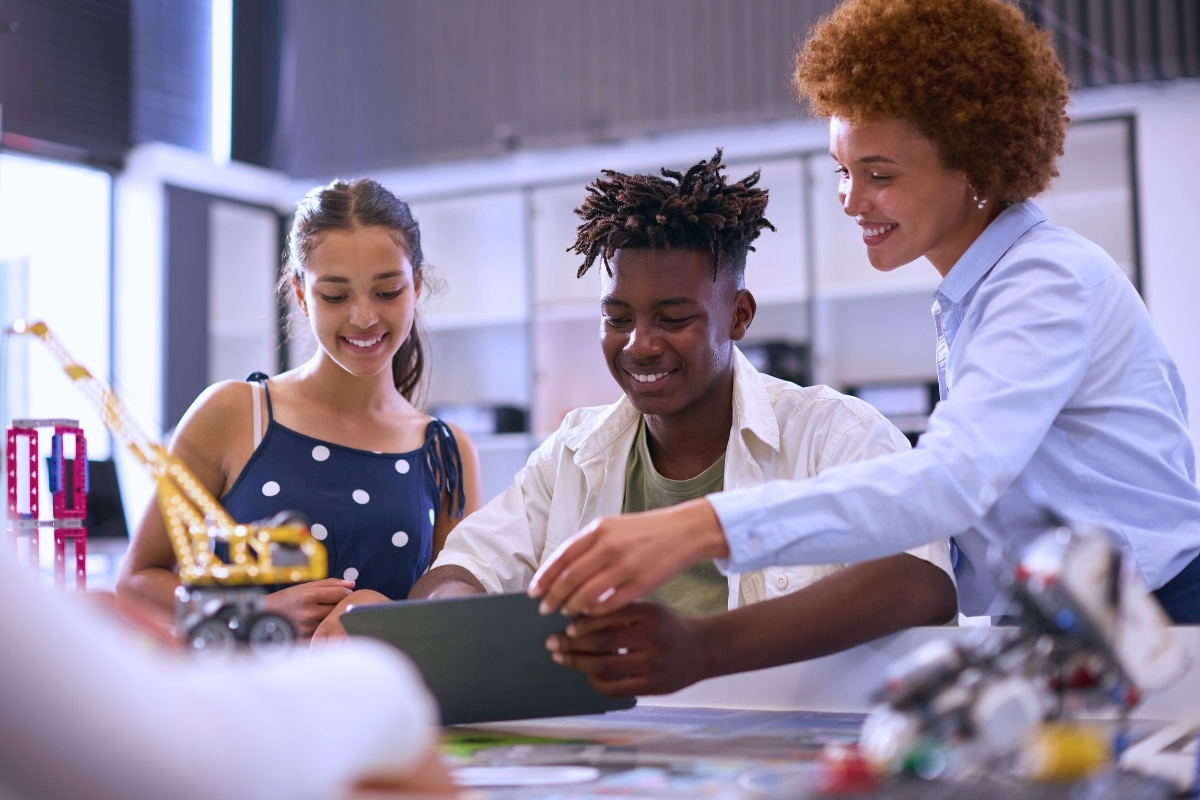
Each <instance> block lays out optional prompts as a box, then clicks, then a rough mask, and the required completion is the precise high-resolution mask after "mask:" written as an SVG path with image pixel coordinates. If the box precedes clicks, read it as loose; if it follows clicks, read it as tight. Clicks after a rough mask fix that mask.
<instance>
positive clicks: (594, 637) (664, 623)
mask: <svg viewBox="0 0 1200 800" xmlns="http://www.w3.org/2000/svg"><path fill="white" fill-rule="evenodd" d="M546 649H548V650H549V651H550V652H551V654H552V656H553V658H554V660H555V661H556V662H557V663H559V664H562V665H564V666H568V667H574V668H575V669H578V670H580V671H582V672H583V673H584V674H585V675H587V679H588V682H589V683H591V684H592V686H594V687H596V690H597V691H599V692H601V693H602V694H606V695H609V696H612V697H630V696H633V695H642V694H669V693H670V692H675V691H678V690H679V689H682V688H684V687H685V686H690V685H692V684H693V683H695V682H696V681H698V680H702V679H703V678H705V677H707V673H706V672H705V666H704V663H705V662H704V652H703V650H702V648H701V646H700V640H699V637H698V635H697V633H696V629H695V628H694V627H693V625H692V623H691V621H690V620H687V619H684V618H683V617H680V616H678V615H677V614H674V613H672V612H671V611H669V610H667V609H666V608H663V607H662V606H660V605H658V604H657V603H649V602H637V603H631V604H630V605H628V606H626V607H625V608H622V609H621V610H619V611H616V612H614V613H612V614H607V615H605V616H602V617H579V618H577V619H575V620H574V621H572V622H571V624H570V625H568V626H567V630H566V632H565V633H556V634H554V635H553V636H551V637H550V638H549V639H547V640H546Z"/></svg>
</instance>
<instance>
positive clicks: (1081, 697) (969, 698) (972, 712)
mask: <svg viewBox="0 0 1200 800" xmlns="http://www.w3.org/2000/svg"><path fill="white" fill-rule="evenodd" d="M1010 588H1011V595H1012V598H1013V603H1014V607H1015V611H1016V615H1015V620H1016V625H1015V626H1014V627H1004V628H993V629H986V628H984V629H980V630H979V631H978V632H977V633H978V636H977V637H976V638H973V639H972V638H970V637H968V639H967V640H966V641H963V640H957V641H952V640H950V639H939V640H934V641H931V642H929V643H928V644H926V645H925V646H923V647H920V648H918V649H916V650H914V651H913V652H912V653H910V654H908V655H907V656H905V657H903V658H901V659H899V660H898V661H896V662H895V663H893V664H892V665H891V667H890V668H889V670H888V672H887V675H886V684H885V686H884V687H883V688H882V690H881V691H880V692H879V693H878V696H877V699H878V700H880V701H881V705H879V706H878V707H876V708H875V709H874V710H873V711H872V712H871V713H870V714H869V715H868V716H867V719H866V720H865V722H864V724H863V729H862V734H861V736H860V740H859V750H860V752H861V754H862V756H863V757H864V758H865V759H866V761H867V762H868V763H869V764H870V765H872V766H873V767H874V768H875V770H876V771H878V772H881V773H892V774H900V773H906V774H916V775H919V776H921V777H926V778H935V777H939V778H940V777H945V778H950V779H968V780H969V779H971V778H974V777H978V776H980V775H983V774H988V773H994V772H995V771H1001V772H1007V773H1009V774H1012V775H1014V776H1018V777H1031V778H1037V777H1044V778H1077V777H1082V776H1083V775H1085V774H1087V773H1088V772H1089V771H1091V770H1092V769H1093V768H1095V767H1097V766H1099V765H1100V763H1108V762H1109V761H1111V758H1112V755H1113V753H1112V751H1111V749H1110V747H1109V745H1108V742H1107V740H1105V741H1103V742H1100V741H1099V736H1098V734H1091V733H1087V732H1086V731H1088V729H1087V728H1086V727H1083V726H1079V725H1071V724H1070V723H1069V722H1068V721H1070V720H1079V719H1083V718H1086V717H1095V716H1105V715H1106V714H1107V715H1109V716H1111V715H1112V714H1113V712H1114V711H1115V712H1116V716H1117V719H1118V725H1117V727H1118V738H1119V736H1120V733H1119V730H1120V728H1121V726H1122V720H1124V718H1125V717H1126V715H1127V714H1128V712H1129V711H1130V710H1131V709H1132V708H1133V707H1134V706H1135V705H1137V703H1138V702H1139V701H1140V700H1141V698H1142V695H1143V692H1146V691H1151V690H1156V689H1161V688H1165V687H1166V686H1168V685H1170V684H1171V683H1173V682H1174V681H1176V680H1177V679H1178V678H1179V677H1180V676H1181V675H1182V674H1183V672H1184V670H1185V669H1186V667H1187V658H1186V654H1185V652H1184V650H1183V649H1182V648H1181V647H1180V646H1179V644H1178V642H1177V641H1176V640H1175V638H1174V637H1173V635H1172V633H1171V631H1170V629H1169V627H1168V624H1169V620H1168V619H1167V617H1166V614H1165V613H1164V612H1163V610H1162V608H1161V607H1160V606H1159V605H1158V603H1157V602H1156V601H1155V600H1154V599H1153V598H1152V597H1151V596H1150V595H1149V593H1148V592H1147V590H1146V588H1145V587H1144V586H1143V585H1142V584H1141V580H1140V578H1139V577H1138V576H1137V574H1136V572H1135V570H1134V569H1133V568H1132V567H1131V566H1130V565H1129V564H1128V563H1126V562H1125V561H1124V560H1123V559H1122V556H1121V552H1120V551H1119V550H1118V549H1117V548H1116V547H1115V546H1114V545H1113V543H1112V541H1111V539H1110V538H1109V537H1108V536H1107V535H1106V534H1105V533H1103V532H1102V531H1099V530H1093V529H1083V528H1079V527H1072V526H1069V525H1065V524H1063V525H1055V526H1053V527H1052V528H1051V530H1050V531H1049V532H1048V533H1046V534H1043V535H1042V536H1041V537H1039V538H1038V539H1036V540H1034V541H1033V542H1032V543H1031V544H1030V545H1029V547H1028V548H1027V549H1026V550H1025V551H1024V553H1023V554H1022V556H1021V558H1020V559H1019V561H1018V563H1017V565H1016V567H1015V569H1014V571H1013V574H1012V582H1011V587H1010ZM1055 737H1057V738H1055ZM1064 754H1066V755H1065V756H1064Z"/></svg>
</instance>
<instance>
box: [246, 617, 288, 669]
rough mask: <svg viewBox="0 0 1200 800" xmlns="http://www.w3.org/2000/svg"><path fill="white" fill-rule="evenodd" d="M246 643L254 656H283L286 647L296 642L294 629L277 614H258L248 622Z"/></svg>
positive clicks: (285, 619)
mask: <svg viewBox="0 0 1200 800" xmlns="http://www.w3.org/2000/svg"><path fill="white" fill-rule="evenodd" d="M248 630H249V633H248V635H247V637H246V641H247V642H249V644H250V651H251V652H253V653H254V655H256V656H260V657H263V656H265V657H268V658H269V657H271V656H279V655H283V654H284V653H286V652H287V646H288V645H290V644H291V643H292V642H294V641H296V629H295V628H293V627H292V623H290V622H288V621H287V618H286V617H282V616H280V615H279V614H260V615H258V616H257V617H254V618H252V619H251V620H250V626H249V629H248Z"/></svg>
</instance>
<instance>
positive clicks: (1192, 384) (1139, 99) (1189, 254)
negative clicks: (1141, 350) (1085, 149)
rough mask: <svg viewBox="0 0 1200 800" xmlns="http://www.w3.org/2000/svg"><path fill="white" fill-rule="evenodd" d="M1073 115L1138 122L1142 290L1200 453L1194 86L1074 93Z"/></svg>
mask: <svg viewBox="0 0 1200 800" xmlns="http://www.w3.org/2000/svg"><path fill="white" fill-rule="evenodd" d="M1072 113H1073V114H1074V115H1076V116H1084V115H1087V116H1103V115H1107V114H1134V115H1136V118H1137V169H1138V203H1139V206H1140V210H1139V213H1140V217H1141V219H1140V223H1141V237H1142V239H1141V251H1142V291H1143V295H1144V296H1145V299H1146V306H1147V307H1148V308H1149V309H1150V316H1151V317H1152V318H1153V319H1154V324H1155V326H1156V327H1157V329H1158V332H1159V334H1160V335H1161V336H1162V338H1163V341H1164V342H1166V345H1167V349H1168V350H1169V351H1170V352H1171V355H1173V356H1174V357H1175V360H1176V362H1177V363H1178V365H1179V371H1180V373H1181V374H1182V376H1183V382H1184V386H1185V387H1186V389H1187V396H1188V403H1189V406H1190V412H1191V413H1190V420H1189V421H1190V423H1191V431H1192V441H1193V442H1195V443H1196V446H1197V448H1198V449H1200V255H1198V254H1200V248H1198V247H1197V244H1196V235H1195V233H1196V230H1197V220H1196V213H1195V209H1194V205H1195V204H1194V202H1193V187H1194V186H1195V185H1196V183H1197V182H1200V143H1198V142H1197V135H1198V134H1200V80H1188V81H1173V82H1169V83H1162V84H1151V85H1139V86H1121V87H1114V88H1111V89H1103V90H1093V91H1090V92H1086V93H1079V94H1077V95H1076V97H1075V102H1074V104H1073V106H1072Z"/></svg>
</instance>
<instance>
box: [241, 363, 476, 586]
mask: <svg viewBox="0 0 1200 800" xmlns="http://www.w3.org/2000/svg"><path fill="white" fill-rule="evenodd" d="M249 379H250V380H257V381H259V382H260V383H262V385H263V388H264V389H265V388H266V376H265V375H263V374H262V373H258V372H256V373H254V374H253V375H251V376H250V378H249ZM256 403H257V400H256ZM267 412H268V420H267V428H266V433H265V435H264V436H263V438H262V441H261V442H260V443H259V445H258V446H257V447H256V448H255V450H254V453H253V454H252V455H251V456H250V460H249V461H248V462H247V463H246V466H245V468H244V469H243V470H242V474H241V475H239V476H238V478H237V482H236V483H234V485H233V488H231V489H230V490H229V493H228V494H226V495H225V496H224V497H223V498H221V502H222V504H224V506H225V509H226V510H227V511H228V512H229V514H230V516H232V517H233V518H234V519H235V520H236V521H238V522H256V521H258V520H263V519H267V518H270V517H272V516H274V515H275V514H276V513H278V512H280V511H299V512H301V513H302V514H304V515H305V516H306V517H307V518H308V520H309V523H310V525H311V528H312V533H313V536H314V537H316V538H317V539H318V540H320V541H321V542H323V543H324V545H325V548H326V549H327V550H328V552H329V577H331V578H345V579H346V580H352V581H354V582H355V586H354V588H356V589H374V590H375V591H377V592H380V593H382V594H385V595H387V596H388V597H390V598H392V599H393V600H401V599H404V598H406V597H407V596H408V592H409V590H410V589H411V588H412V585H413V584H414V583H415V582H416V580H417V578H419V577H421V575H422V574H424V572H425V570H427V569H428V568H429V562H430V558H431V555H432V550H433V525H434V522H435V521H436V519H437V510H438V508H439V507H440V505H441V498H442V494H443V491H444V492H447V493H448V494H449V495H450V498H451V513H453V514H455V515H456V516H462V512H463V505H464V504H465V499H464V495H463V487H462V459H461V457H460V455H459V452H458V445H457V444H456V443H455V440H454V436H453V435H452V434H451V433H450V430H449V429H448V428H447V427H446V425H445V423H443V422H441V421H440V420H436V419H435V420H433V421H431V422H430V423H429V426H428V427H427V428H426V429H425V444H424V445H423V446H422V447H421V448H420V449H419V450H413V451H411V452H408V453H374V452H370V451H367V450H356V449H354V448H351V447H344V446H342V445H339V444H333V443H331V442H324V441H321V440H320V439H314V438H312V437H311V436H305V435H304V434H302V433H297V432H296V431H293V430H291V429H290V428H286V427H284V426H283V425H280V424H279V423H277V422H275V421H274V413H273V412H272V410H271V395H270V392H268V393H267Z"/></svg>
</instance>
